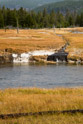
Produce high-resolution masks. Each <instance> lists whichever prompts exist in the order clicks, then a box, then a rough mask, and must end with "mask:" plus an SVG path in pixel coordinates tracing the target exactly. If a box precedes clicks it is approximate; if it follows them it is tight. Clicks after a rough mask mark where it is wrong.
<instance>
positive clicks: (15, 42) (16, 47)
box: [0, 28, 83, 58]
mask: <svg viewBox="0 0 83 124" xmlns="http://www.w3.org/2000/svg"><path fill="white" fill-rule="evenodd" d="M70 31H72V32H73V31H80V32H83V28H61V29H28V30H21V29H20V30H19V34H17V31H16V30H15V29H14V30H11V29H7V31H6V32H5V31H4V30H2V29H1V30H0V53H1V54H2V53H3V51H4V49H6V48H7V49H9V52H14V53H23V52H28V51H34V50H49V49H55V50H58V49H60V48H61V47H62V46H63V45H64V44H65V42H66V41H68V42H69V43H70V46H69V47H68V48H67V51H69V52H70V56H71V57H72V56H77V57H78V56H79V57H81V58H82V57H83V34H73V33H71V32H70ZM58 35H62V36H58Z"/></svg>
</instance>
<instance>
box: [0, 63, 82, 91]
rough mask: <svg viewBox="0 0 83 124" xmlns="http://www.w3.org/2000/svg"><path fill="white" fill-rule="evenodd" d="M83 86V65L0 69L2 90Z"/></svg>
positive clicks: (19, 66)
mask: <svg viewBox="0 0 83 124" xmlns="http://www.w3.org/2000/svg"><path fill="white" fill-rule="evenodd" d="M78 86H83V66H81V65H72V66H71V65H10V66H2V67H0V89H3V88H14V87H15V88H16V87H40V88H56V87H78Z"/></svg>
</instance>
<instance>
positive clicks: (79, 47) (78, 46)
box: [64, 33, 83, 58]
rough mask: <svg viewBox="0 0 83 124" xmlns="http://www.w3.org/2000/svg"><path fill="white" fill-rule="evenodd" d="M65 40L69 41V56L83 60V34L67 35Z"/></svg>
mask: <svg viewBox="0 0 83 124" xmlns="http://www.w3.org/2000/svg"><path fill="white" fill-rule="evenodd" d="M64 38H65V39H66V40H67V41H69V43H70V46H69V47H68V48H67V51H68V52H69V56H70V57H72V56H76V57H77V58H83V34H72V33H71V34H67V35H64Z"/></svg>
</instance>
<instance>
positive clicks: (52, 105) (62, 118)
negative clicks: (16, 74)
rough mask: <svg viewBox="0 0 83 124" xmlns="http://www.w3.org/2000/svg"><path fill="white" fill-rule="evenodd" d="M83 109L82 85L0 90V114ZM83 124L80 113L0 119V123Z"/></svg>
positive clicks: (82, 117)
mask: <svg viewBox="0 0 83 124" xmlns="http://www.w3.org/2000/svg"><path fill="white" fill-rule="evenodd" d="M69 109H83V88H70V89H68V88H66V89H64V88H58V89H37V88H29V89H27V88H24V89H23V88H19V89H5V90H0V114H8V113H19V112H20V113H23V112H39V111H47V110H69ZM56 123H57V124H82V123H83V115H82V114H75V115H70V114H64V115H63V114H60V115H50V114H48V115H42V116H29V117H21V118H17V119H7V120H2V119H0V124H56Z"/></svg>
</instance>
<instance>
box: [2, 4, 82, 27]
mask: <svg viewBox="0 0 83 124" xmlns="http://www.w3.org/2000/svg"><path fill="white" fill-rule="evenodd" d="M17 25H18V26H19V28H36V29H37V28H52V27H57V28H63V27H74V26H79V27H82V26H83V12H81V13H76V12H70V11H68V10H67V11H66V13H65V14H62V13H61V12H59V11H58V12H55V11H53V10H52V11H51V12H50V13H48V12H47V10H46V9H43V11H42V12H37V13H36V12H35V11H27V10H26V9H24V8H22V7H21V8H20V9H18V10H16V9H13V10H11V9H9V8H5V7H4V6H3V7H2V8H0V28H8V27H12V28H16V27H17Z"/></svg>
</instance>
